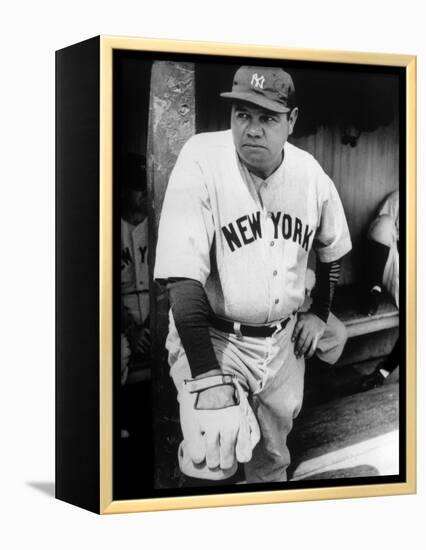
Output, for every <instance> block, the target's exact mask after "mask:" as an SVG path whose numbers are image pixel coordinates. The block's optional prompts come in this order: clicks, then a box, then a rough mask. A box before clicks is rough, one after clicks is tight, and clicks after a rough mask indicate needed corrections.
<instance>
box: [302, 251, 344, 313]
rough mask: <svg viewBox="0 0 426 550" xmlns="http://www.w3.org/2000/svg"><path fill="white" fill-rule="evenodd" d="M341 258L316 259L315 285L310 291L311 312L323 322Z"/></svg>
mask: <svg viewBox="0 0 426 550" xmlns="http://www.w3.org/2000/svg"><path fill="white" fill-rule="evenodd" d="M340 265H341V260H336V261H334V262H329V263H324V262H320V261H317V269H316V273H315V275H316V279H317V282H316V285H315V287H314V290H313V293H312V306H311V309H310V311H311V313H314V314H315V315H317V316H318V317H319V318H320V319H321V320H322V321H324V323H326V322H327V321H328V316H329V315H330V308H331V304H332V302H333V296H334V290H335V288H336V285H337V282H338V280H339V277H340Z"/></svg>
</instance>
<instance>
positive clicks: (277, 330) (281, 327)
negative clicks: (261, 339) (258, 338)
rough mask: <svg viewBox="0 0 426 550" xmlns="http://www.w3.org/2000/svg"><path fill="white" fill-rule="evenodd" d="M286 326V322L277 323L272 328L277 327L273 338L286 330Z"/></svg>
mask: <svg viewBox="0 0 426 550" xmlns="http://www.w3.org/2000/svg"><path fill="white" fill-rule="evenodd" d="M284 325H285V321H277V322H276V323H274V324H273V325H272V326H275V330H274V332H273V333H272V336H276V335H277V334H278V333H279V332H281V331H282V329H283V328H284Z"/></svg>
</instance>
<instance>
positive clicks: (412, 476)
mask: <svg viewBox="0 0 426 550" xmlns="http://www.w3.org/2000/svg"><path fill="white" fill-rule="evenodd" d="M92 41H95V42H92V43H93V44H95V45H96V52H98V53H99V75H98V78H99V90H98V92H99V96H98V100H99V113H98V114H99V119H98V122H99V145H98V146H99V157H98V161H99V189H98V199H99V200H98V208H99V217H98V235H99V258H98V283H99V284H98V290H99V293H98V304H99V327H98V353H99V356H98V360H99V361H98V364H97V365H96V369H98V382H99V386H98V389H99V394H98V397H99V401H98V405H99V410H98V419H99V438H98V440H97V443H98V453H99V454H98V464H99V478H98V480H97V483H95V484H94V489H93V491H94V494H93V495H92V496H91V497H90V498H91V499H92V500H90V502H91V503H94V504H90V505H88V504H87V503H86V500H85V498H82V499H81V500H79V498H78V497H77V496H75V495H74V494H73V492H72V490H71V489H70V483H68V482H67V483H65V482H61V481H60V482H59V489H57V497H58V498H61V499H63V500H66V501H68V502H72V503H74V504H78V505H80V506H83V507H85V508H89V509H92V510H93V511H96V512H98V513H101V514H115V513H124V512H141V511H156V510H172V509H183V508H201V507H217V506H234V505H247V504H265V503H275V502H296V501H305V500H325V499H340V498H355V497H369V496H380V495H381V496H384V495H401V494H409V493H414V492H415V491H416V352H415V349H416V57H415V56H412V55H399V54H398V55H396V54H379V53H364V52H340V51H326V50H308V49H306V50H304V49H290V48H285V47H268V46H262V47H260V46H253V45H238V44H222V43H207V42H191V41H176V40H155V39H144V38H125V37H114V36H101V37H97V38H96V39H92ZM73 47H74V46H71V47H70V48H66V49H65V50H61V51H60V52H58V59H59V61H58V74H59V75H61V74H65V69H63V68H62V67H63V66H64V63H63V61H61V59H62V58H61V52H62V55H65V54H64V53H63V52H66V51H67V50H68V51H69V52H71V50H72V48H73ZM117 50H126V51H135V52H151V53H152V52H155V53H158V54H161V53H164V54H175V55H179V54H182V55H183V54H185V55H202V56H219V57H238V58H251V59H259V62H260V61H261V60H262V59H267V60H280V61H281V60H289V61H293V60H294V61H300V62H309V63H331V64H334V63H335V64H351V65H364V66H378V67H395V68H400V69H402V70H403V71H404V73H405V99H406V100H405V120H406V127H405V129H404V130H405V137H406V143H405V161H406V162H405V164H406V173H405V178H406V220H407V222H406V258H407V261H406V290H407V292H406V302H405V303H406V311H405V318H406V375H405V376H406V378H405V405H406V411H405V436H406V437H405V439H406V448H405V466H406V468H405V481H401V482H397V483H377V484H366V485H347V486H333V487H312V488H294V489H293V488H290V489H286V490H281V489H276V490H275V489H274V490H267V491H262V490H261V491H251V492H238V493H237V492H236V493H226V492H224V493H223V494H203V495H199V494H197V495H195V496H186V495H185V496H167V497H162V496H159V497H158V498H140V499H128V500H114V499H113V453H112V448H113V414H114V413H113V341H114V338H113V300H112V296H113V160H112V159H113V133H114V128H113V57H114V52H115V51H117ZM96 55H97V53H96ZM65 78H66V75H65V77H63V80H62V81H65V80H64V79H65ZM62 81H61V82H62ZM58 90H59V91H58V95H57V98H58V103H59V106H60V107H59V109H61V108H62V107H61V105H63V104H64V103H65V99H63V98H62V96H61V93H62V94H65V93H66V91H65V90H66V87H65V85H63V86H62V87H61V84H59V88H58ZM61 112H62V111H61ZM63 118H64V117H62V116H61V113H60V115H59V117H58V130H57V131H58V135H59V136H60V135H61V132H62V131H63V125H64V124H65V123H64V121H63ZM59 139H61V138H60V137H59ZM61 147H62V149H61ZM58 148H59V149H60V152H59V154H60V155H66V149H65V145H64V144H61V143H59V145H58ZM61 158H62V157H61ZM59 165H60V166H61V165H62V164H61V159H60V162H59ZM57 180H59V181H58V186H59V187H61V185H63V184H62V183H61V175H60V174H59V175H58V176H57ZM62 208H66V207H65V206H62ZM58 217H59V218H60V217H61V212H58ZM57 242H58V244H59V245H61V242H62V241H61V240H60V239H59V240H57ZM58 261H59V262H60V261H61V259H60V260H58ZM64 261H65V260H64ZM61 269H65V264H64V265H63V266H62V267H61V265H60V264H58V270H59V274H58V277H59V278H61V273H62V271H61ZM58 292H59V293H61V292H71V290H70V289H68V288H67V287H66V286H64V287H61V288H60V289H59V290H58ZM59 310H60V311H59V324H60V323H61V320H62V319H63V318H62V315H64V316H65V315H66V312H62V310H61V309H60V308H59ZM58 330H59V334H60V337H59V339H58V341H59V346H61V345H62V344H61V342H63V339H64V338H66V336H64V334H63V333H62V332H61V329H60V328H59V329H58ZM92 366H93V368H95V366H94V365H92ZM65 368H66V367H65V365H64V363H63V352H62V351H61V349H60V350H59V355H58V359H57V383H58V384H59V385H60V386H61V387H62V386H63V384H62V379H63V378H62V377H63V376H66V375H65V374H64V370H65ZM57 387H58V386H57ZM61 391H64V392H65V391H66V390H65V389H63V390H61ZM76 391H77V390H76ZM61 396H62V394H60V395H59V396H58V397H57V400H58V402H63V398H62V397H61ZM83 399H84V398H83ZM58 406H59V408H61V405H60V404H59V405H58ZM66 406H68V407H69V406H70V405H69V404H68V405H64V406H63V408H62V409H61V410H60V412H59V413H58V414H59V416H58V417H57V418H58V421H57V430H58V432H57V433H59V431H60V432H61V433H63V432H64V430H67V429H69V422H71V420H70V419H69V417H70V416H72V411H68V412H67V411H65V408H66ZM64 411H65V412H64ZM77 416H78V414H76V417H77ZM74 421H75V422H78V420H76V419H74ZM67 426H68V427H67ZM83 431H84V430H83ZM77 432H78V430H75V431H74V432H73V433H74V440H73V441H74V442H75V444H77V445H81V444H84V443H82V442H81V441H78V435H75V434H76V433H77ZM86 439H87V438H86ZM57 441H58V443H57V445H58V446H59V448H60V449H59V451H57V452H58V453H59V455H60V457H62V458H61V459H60V460H58V461H57V464H59V465H58V467H57V478H59V479H61V478H65V477H66V478H67V479H68V478H70V479H74V480H75V479H76V478H78V477H79V476H80V475H81V476H83V478H84V479H85V481H86V483H87V479H88V477H87V474H86V476H85V474H84V473H81V474H80V473H79V472H78V471H75V472H73V473H69V472H68V471H67V468H68V469H72V468H73V466H72V465H71V462H70V461H68V462H67V463H66V464H65V463H64V460H65V459H64V458H63V457H64V455H65V454H66V449H65V447H64V448H63V449H62V450H61V448H62V447H61V446H62V445H63V441H62V439H61V437H60V436H59V437H58V435H57ZM70 444H71V443H70V442H69V443H68V445H70ZM93 444H94V443H93ZM57 484H58V481H57ZM93 491H92V492H93Z"/></svg>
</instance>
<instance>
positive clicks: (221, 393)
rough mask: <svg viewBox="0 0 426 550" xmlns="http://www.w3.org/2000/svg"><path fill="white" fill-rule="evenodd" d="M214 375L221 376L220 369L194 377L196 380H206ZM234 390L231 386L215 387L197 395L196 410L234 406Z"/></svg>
mask: <svg viewBox="0 0 426 550" xmlns="http://www.w3.org/2000/svg"><path fill="white" fill-rule="evenodd" d="M215 374H222V371H221V370H220V369H212V370H209V371H207V372H203V374H199V375H198V376H196V377H195V379H196V380H199V379H200V378H207V377H208V376H214V375H215ZM234 393H235V392H234V388H233V387H232V386H216V387H213V388H208V389H207V390H204V391H201V392H200V393H199V394H198V399H197V404H196V407H197V409H212V410H214V409H223V408H224V407H229V406H230V405H235V400H234Z"/></svg>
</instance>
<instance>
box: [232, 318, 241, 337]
mask: <svg viewBox="0 0 426 550" xmlns="http://www.w3.org/2000/svg"><path fill="white" fill-rule="evenodd" d="M232 328H233V329H234V332H235V335H236V336H237V339H238V340H242V338H243V333H242V332H241V323H238V322H237V321H235V322H234V325H233V327H232Z"/></svg>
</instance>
